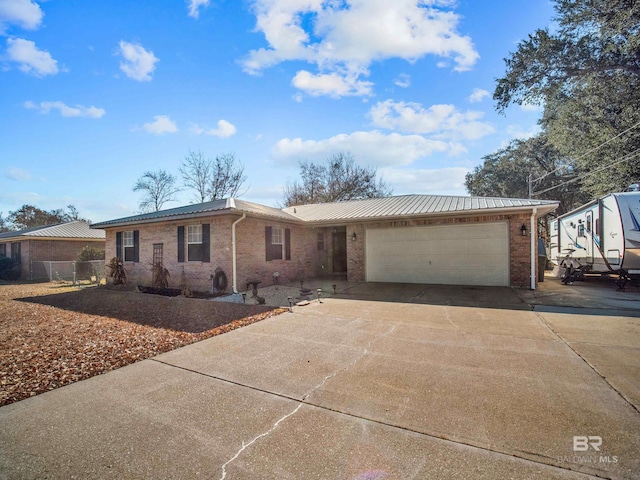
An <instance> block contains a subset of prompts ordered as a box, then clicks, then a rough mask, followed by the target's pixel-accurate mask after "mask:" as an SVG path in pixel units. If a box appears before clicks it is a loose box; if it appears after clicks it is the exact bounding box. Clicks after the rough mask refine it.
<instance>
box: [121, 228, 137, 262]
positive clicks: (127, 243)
mask: <svg viewBox="0 0 640 480" xmlns="http://www.w3.org/2000/svg"><path fill="white" fill-rule="evenodd" d="M134 247H135V242H134V240H133V230H131V231H129V232H122V248H123V257H124V258H123V260H124V261H125V262H133V251H134Z"/></svg>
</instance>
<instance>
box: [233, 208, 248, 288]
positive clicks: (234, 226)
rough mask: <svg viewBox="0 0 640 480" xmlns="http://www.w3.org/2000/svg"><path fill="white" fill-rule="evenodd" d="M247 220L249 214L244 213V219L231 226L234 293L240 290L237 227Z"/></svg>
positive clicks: (241, 218)
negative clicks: (238, 285)
mask: <svg viewBox="0 0 640 480" xmlns="http://www.w3.org/2000/svg"><path fill="white" fill-rule="evenodd" d="M245 218H247V214H246V213H243V214H242V217H240V218H239V219H238V220H236V221H235V222H233V223H232V224H231V250H232V252H231V256H232V260H233V263H232V269H233V286H232V289H233V293H238V289H237V288H236V286H237V284H238V279H237V276H238V275H237V272H238V264H237V263H238V262H237V259H236V225H237V224H239V223H240V222H241V221H243V220H244V219H245Z"/></svg>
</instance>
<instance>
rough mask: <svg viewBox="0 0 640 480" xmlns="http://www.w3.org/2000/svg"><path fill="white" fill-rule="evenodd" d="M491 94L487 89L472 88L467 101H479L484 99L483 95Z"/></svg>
mask: <svg viewBox="0 0 640 480" xmlns="http://www.w3.org/2000/svg"><path fill="white" fill-rule="evenodd" d="M489 95H491V94H490V93H489V92H488V91H487V90H483V89H482V88H474V89H473V92H471V95H469V103H479V102H481V101H482V100H484V98H485V97H488V96H489Z"/></svg>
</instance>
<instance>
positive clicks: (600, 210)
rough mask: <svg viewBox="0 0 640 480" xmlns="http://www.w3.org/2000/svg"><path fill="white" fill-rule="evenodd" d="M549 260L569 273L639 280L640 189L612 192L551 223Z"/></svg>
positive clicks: (622, 280) (625, 280)
mask: <svg viewBox="0 0 640 480" xmlns="http://www.w3.org/2000/svg"><path fill="white" fill-rule="evenodd" d="M550 232H551V238H550V245H549V254H550V257H551V261H552V262H553V263H555V264H556V265H559V266H560V267H565V268H566V269H568V271H569V272H572V271H576V270H577V271H579V272H581V273H616V274H618V275H619V276H620V280H621V283H619V285H620V286H621V287H622V286H624V284H625V283H626V282H627V281H629V280H634V281H638V280H640V192H624V193H611V194H609V195H606V196H604V197H602V198H600V199H598V200H594V201H593V202H590V203H587V204H586V205H583V206H582V207H580V208H577V209H576V210H573V211H572V212H569V213H565V214H564V215H561V216H559V217H558V218H556V219H555V220H553V221H551V223H550Z"/></svg>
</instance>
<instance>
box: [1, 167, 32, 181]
mask: <svg viewBox="0 0 640 480" xmlns="http://www.w3.org/2000/svg"><path fill="white" fill-rule="evenodd" d="M4 176H5V177H6V178H8V179H9V180H15V181H18V182H24V181H26V180H31V174H30V173H29V172H28V171H26V170H23V169H22V168H18V167H9V168H7V169H6V170H5V171H4Z"/></svg>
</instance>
